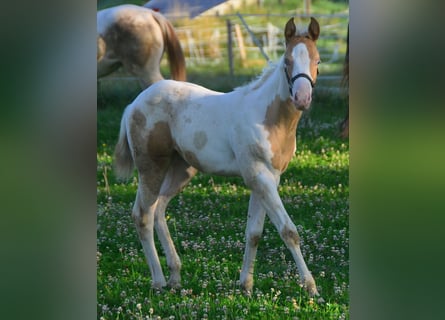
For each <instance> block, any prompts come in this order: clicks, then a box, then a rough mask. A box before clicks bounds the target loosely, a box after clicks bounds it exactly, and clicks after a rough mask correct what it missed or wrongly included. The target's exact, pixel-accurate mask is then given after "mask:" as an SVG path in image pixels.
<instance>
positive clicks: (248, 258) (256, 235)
mask: <svg viewBox="0 0 445 320" xmlns="http://www.w3.org/2000/svg"><path fill="white" fill-rule="evenodd" d="M265 215H266V212H265V211H264V208H263V207H262V205H261V202H260V201H259V199H258V195H256V194H255V192H252V194H251V195H250V201H249V211H248V214H247V226H246V248H245V251H244V259H243V266H242V270H241V276H240V282H241V287H242V289H243V290H244V292H245V293H246V294H247V295H250V294H251V293H252V288H253V269H254V264H255V256H256V252H257V248H258V242H259V241H260V238H261V235H262V233H263V227H264V218H265Z"/></svg>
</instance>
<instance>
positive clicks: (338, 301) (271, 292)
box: [97, 72, 349, 319]
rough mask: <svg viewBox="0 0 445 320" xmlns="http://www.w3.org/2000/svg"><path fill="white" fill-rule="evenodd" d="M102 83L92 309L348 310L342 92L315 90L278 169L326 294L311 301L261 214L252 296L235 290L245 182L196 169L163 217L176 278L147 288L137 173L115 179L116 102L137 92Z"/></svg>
mask: <svg viewBox="0 0 445 320" xmlns="http://www.w3.org/2000/svg"><path fill="white" fill-rule="evenodd" d="M191 76H192V77H193V72H191ZM196 77H197V79H199V80H200V81H201V82H206V81H207V85H208V86H209V87H212V84H213V86H215V84H219V82H218V81H216V78H217V77H218V76H217V75H216V76H211V75H207V77H204V76H201V77H198V76H197V75H196ZM213 77H215V78H213ZM247 78H249V76H248V75H246V76H245V77H239V78H237V79H238V82H240V83H236V81H235V83H234V82H232V84H233V85H239V84H241V83H243V82H245V79H247ZM205 79H206V80H205ZM226 85H227V84H223V86H224V87H225V86H226ZM99 89H100V90H99V92H98V140H97V150H98V151H97V165H98V167H97V201H98V206H97V301H98V305H97V307H98V318H103V319H206V318H208V319H348V318H349V307H348V302H349V295H348V287H349V281H348V278H349V277H348V267H349V257H348V234H349V231H348V214H349V203H348V196H349V184H348V165H349V144H348V141H344V140H341V139H339V138H338V129H337V126H338V122H339V121H340V120H341V119H342V117H343V116H344V114H345V101H344V99H342V98H341V97H338V96H332V95H328V94H326V93H318V94H317V93H316V94H315V96H314V102H313V105H312V107H311V110H310V111H309V112H307V113H306V114H305V115H304V116H303V118H302V120H301V122H300V125H299V128H298V133H297V145H298V146H297V153H296V156H295V157H294V159H293V161H292V162H291V164H290V166H289V168H288V170H287V171H286V172H285V173H284V174H283V175H282V180H281V181H282V182H281V185H280V188H279V191H280V194H281V197H282V200H283V202H284V204H285V207H286V209H287V211H288V213H289V215H290V216H291V218H292V219H293V221H294V222H295V224H296V225H297V228H298V231H299V232H300V236H301V238H302V251H303V254H304V256H305V259H306V262H307V264H308V266H309V268H310V269H311V271H312V273H313V275H314V277H315V279H316V281H317V285H318V287H319V291H320V294H321V295H322V296H323V298H324V299H325V300H326V303H325V304H318V303H316V302H315V301H313V300H312V299H310V298H309V297H308V296H307V294H306V293H305V292H304V290H302V288H300V286H299V285H298V280H299V279H298V273H297V269H296V265H295V263H294V261H293V259H292V257H291V256H290V253H289V252H288V250H287V249H286V247H285V245H284V243H283V242H282V241H281V239H280V237H279V235H278V233H277V232H276V230H275V228H274V227H273V226H272V224H271V223H270V221H268V220H267V219H266V224H265V230H264V234H263V238H262V240H261V241H260V246H259V250H258V256H257V261H256V269H255V275H254V279H255V286H254V292H253V296H252V297H251V298H247V297H245V296H243V295H242V294H241V292H240V290H239V283H238V279H239V272H240V268H241V262H242V256H243V249H244V229H245V223H246V213H247V206H248V197H249V191H248V190H247V189H246V188H245V187H244V185H243V183H242V181H241V180H240V179H238V178H221V177H213V176H208V175H204V174H199V175H197V176H196V177H195V178H194V179H193V180H192V181H191V183H190V184H189V185H188V186H187V187H186V189H185V190H184V192H183V193H181V194H180V195H179V196H178V197H177V198H175V199H174V200H173V201H172V203H171V205H170V206H169V208H168V209H167V216H168V225H169V228H170V230H171V233H172V237H173V240H174V242H175V244H176V247H177V250H178V253H179V255H180V257H181V259H182V262H183V269H182V278H183V283H182V285H183V287H182V289H181V290H170V291H168V290H167V291H162V292H159V291H157V290H153V289H151V288H150V280H151V279H150V273H149V270H148V266H147V264H146V262H145V258H144V254H143V252H142V247H141V245H140V243H139V240H138V237H137V234H136V231H135V228H134V226H133V222H132V220H131V216H130V214H131V208H132V204H133V201H134V197H135V191H136V188H137V181H136V178H133V179H131V180H130V181H129V182H128V183H121V182H118V181H116V180H115V178H114V176H113V172H112V152H113V147H114V143H115V141H116V138H117V133H118V130H119V123H120V118H121V114H122V110H123V108H124V107H125V106H126V105H127V104H128V103H129V102H130V101H131V100H132V99H133V98H134V96H135V95H137V93H138V91H137V87H136V88H129V87H125V86H124V87H123V88H120V87H119V85H115V87H111V86H106V87H105V86H104V87H100V88H99ZM215 89H217V88H215ZM315 91H316V90H315ZM157 245H158V250H159V252H160V255H161V261H162V263H163V265H164V266H165V257H164V256H163V254H162V250H161V249H160V246H159V243H157ZM167 276H168V273H167Z"/></svg>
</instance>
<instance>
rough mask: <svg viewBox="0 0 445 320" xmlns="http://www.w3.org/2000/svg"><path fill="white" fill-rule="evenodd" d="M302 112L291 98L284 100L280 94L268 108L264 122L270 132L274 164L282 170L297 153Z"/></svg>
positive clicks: (269, 137) (269, 138)
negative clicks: (297, 136) (297, 135)
mask: <svg viewBox="0 0 445 320" xmlns="http://www.w3.org/2000/svg"><path fill="white" fill-rule="evenodd" d="M301 114H302V112H301V111H299V110H297V109H296V108H295V106H294V105H293V104H292V102H291V101H290V100H286V101H282V100H281V99H280V97H279V96H276V97H275V99H274V100H273V101H272V103H271V104H270V105H269V107H268V108H267V112H266V118H265V119H264V122H263V124H264V127H265V129H266V130H267V131H268V132H269V136H268V140H269V142H270V145H271V149H272V153H273V157H272V166H273V167H274V168H275V169H277V170H280V171H281V172H283V171H284V170H286V168H287V165H288V164H289V161H290V160H291V159H292V157H293V155H294V153H295V148H296V142H295V134H296V130H297V125H298V121H299V120H300V117H301Z"/></svg>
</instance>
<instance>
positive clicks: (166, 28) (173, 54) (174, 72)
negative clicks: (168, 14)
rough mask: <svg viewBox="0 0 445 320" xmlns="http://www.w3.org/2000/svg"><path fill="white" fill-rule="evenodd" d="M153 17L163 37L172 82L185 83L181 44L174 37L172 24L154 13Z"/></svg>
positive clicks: (185, 76)
mask: <svg viewBox="0 0 445 320" xmlns="http://www.w3.org/2000/svg"><path fill="white" fill-rule="evenodd" d="M153 17H154V18H155V20H156V21H157V22H158V24H159V26H160V27H161V29H162V35H163V37H164V48H165V50H166V51H167V58H168V63H169V65H170V72H171V77H172V79H174V80H178V81H186V80H187V75H186V71H185V58H184V53H183V52H182V48H181V44H180V43H179V39H178V37H177V36H176V32H175V29H174V28H173V26H172V24H171V23H170V22H169V21H168V20H167V19H166V18H165V17H164V16H162V15H161V14H159V13H155V14H153Z"/></svg>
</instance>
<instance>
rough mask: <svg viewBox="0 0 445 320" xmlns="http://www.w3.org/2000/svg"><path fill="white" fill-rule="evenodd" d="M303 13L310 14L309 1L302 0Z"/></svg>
mask: <svg viewBox="0 0 445 320" xmlns="http://www.w3.org/2000/svg"><path fill="white" fill-rule="evenodd" d="M304 13H305V14H307V15H310V14H311V0H304Z"/></svg>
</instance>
